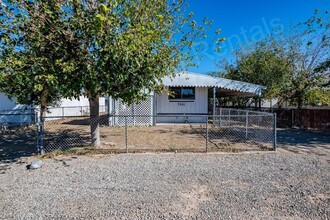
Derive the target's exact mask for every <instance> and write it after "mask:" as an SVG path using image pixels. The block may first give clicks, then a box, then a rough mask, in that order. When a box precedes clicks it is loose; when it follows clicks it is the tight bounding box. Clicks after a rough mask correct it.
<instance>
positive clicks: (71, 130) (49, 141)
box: [45, 120, 272, 152]
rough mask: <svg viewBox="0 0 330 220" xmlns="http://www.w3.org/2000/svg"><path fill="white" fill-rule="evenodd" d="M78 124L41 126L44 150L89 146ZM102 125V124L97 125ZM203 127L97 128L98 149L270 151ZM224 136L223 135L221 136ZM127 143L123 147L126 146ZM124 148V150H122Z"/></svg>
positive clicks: (86, 130) (266, 145)
mask: <svg viewBox="0 0 330 220" xmlns="http://www.w3.org/2000/svg"><path fill="white" fill-rule="evenodd" d="M88 124H89V123H88V122H84V121H81V120H76V121H74V120H70V121H68V120H59V121H50V122H46V123H45V135H46V138H45V143H46V145H45V147H46V149H49V150H57V149H59V150H68V149H71V148H76V147H86V146H88V145H90V127H89V125H88ZM101 124H102V123H101ZM208 132H209V135H208V140H206V127H205V124H160V125H156V126H139V127H127V136H126V135H125V134H126V130H125V127H117V126H116V127H111V126H110V127H109V126H107V125H101V128H100V136H101V148H102V149H104V150H113V151H116V152H117V151H119V152H121V151H122V152H126V150H127V151H128V152H158V151H159V152H164V151H168V152H205V151H206V150H207V151H209V152H215V151H224V152H239V151H251V150H271V149H272V143H269V142H268V143H267V142H264V143H261V142H260V143H258V142H255V141H249V140H244V138H242V136H245V135H241V136H240V135H239V133H238V132H240V131H237V135H236V136H235V134H228V131H226V130H223V129H219V128H216V127H211V126H210V127H209V128H208ZM225 134H226V135H225ZM126 141H127V146H126ZM126 147H127V149H126Z"/></svg>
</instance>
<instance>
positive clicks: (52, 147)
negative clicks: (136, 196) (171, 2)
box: [0, 108, 276, 157]
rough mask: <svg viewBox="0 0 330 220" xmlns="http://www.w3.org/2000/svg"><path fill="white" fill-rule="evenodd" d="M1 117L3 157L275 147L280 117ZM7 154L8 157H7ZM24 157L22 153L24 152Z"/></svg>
mask: <svg viewBox="0 0 330 220" xmlns="http://www.w3.org/2000/svg"><path fill="white" fill-rule="evenodd" d="M38 118H39V117H38V115H37V114H23V113H19V114H18V113H16V114H11V113H5V114H4V113H2V114H0V131H1V132H0V147H1V150H2V152H1V153H2V157H6V156H7V157H9V156H8V155H11V154H15V152H24V151H25V152H27V153H43V152H53V151H68V150H74V149H78V150H79V149H86V148H90V147H92V142H91V126H90V125H91V124H95V122H96V124H99V134H100V146H99V149H101V150H105V151H108V152H218V151H220V152H239V151H260V150H275V149H276V114H271V113H265V112H255V111H244V110H237V109H227V108H226V109H221V111H220V112H219V114H217V115H175V114H162V115H150V114H147V115H142V114H141V115H109V114H101V115H100V116H99V117H96V118H91V117H89V116H63V115H59V116H47V117H44V118H42V119H41V121H38ZM4 155H5V156H4ZM23 155H24V154H23Z"/></svg>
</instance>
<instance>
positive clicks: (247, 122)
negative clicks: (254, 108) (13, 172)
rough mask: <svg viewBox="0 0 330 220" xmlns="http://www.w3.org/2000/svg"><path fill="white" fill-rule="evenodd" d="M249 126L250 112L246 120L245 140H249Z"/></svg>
mask: <svg viewBox="0 0 330 220" xmlns="http://www.w3.org/2000/svg"><path fill="white" fill-rule="evenodd" d="M248 126H249V112H248V111H247V112H246V119H245V138H246V139H248Z"/></svg>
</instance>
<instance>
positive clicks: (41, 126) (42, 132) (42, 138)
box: [39, 113, 45, 154]
mask: <svg viewBox="0 0 330 220" xmlns="http://www.w3.org/2000/svg"><path fill="white" fill-rule="evenodd" d="M39 149H40V154H45V150H44V118H43V117H42V113H40V148H39Z"/></svg>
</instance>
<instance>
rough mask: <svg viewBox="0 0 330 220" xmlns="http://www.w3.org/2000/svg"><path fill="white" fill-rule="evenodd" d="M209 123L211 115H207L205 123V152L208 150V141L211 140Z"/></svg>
mask: <svg viewBox="0 0 330 220" xmlns="http://www.w3.org/2000/svg"><path fill="white" fill-rule="evenodd" d="M208 123H209V116H206V124H205V129H206V138H205V139H206V142H205V152H206V153H207V152H208V142H209V127H208V126H207V124H208Z"/></svg>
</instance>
